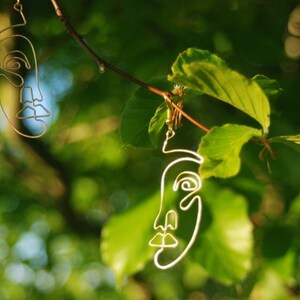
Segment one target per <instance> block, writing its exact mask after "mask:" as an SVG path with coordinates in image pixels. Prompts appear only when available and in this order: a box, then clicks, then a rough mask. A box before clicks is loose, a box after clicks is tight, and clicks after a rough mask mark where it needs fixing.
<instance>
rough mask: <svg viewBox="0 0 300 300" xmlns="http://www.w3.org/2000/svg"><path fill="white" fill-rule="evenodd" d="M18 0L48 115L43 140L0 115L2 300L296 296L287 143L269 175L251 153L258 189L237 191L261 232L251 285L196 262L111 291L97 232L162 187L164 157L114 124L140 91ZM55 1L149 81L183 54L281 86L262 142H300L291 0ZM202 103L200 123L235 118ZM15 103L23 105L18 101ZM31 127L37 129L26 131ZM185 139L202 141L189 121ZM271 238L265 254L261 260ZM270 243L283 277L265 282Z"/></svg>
mask: <svg viewBox="0 0 300 300" xmlns="http://www.w3.org/2000/svg"><path fill="white" fill-rule="evenodd" d="M21 2H22V4H23V7H24V13H25V15H26V16H27V20H28V25H27V26H26V28H25V29H23V30H24V33H25V34H26V35H27V36H29V37H30V38H31V40H32V42H33V43H34V45H35V47H36V50H37V55H38V60H39V70H40V76H41V82H40V83H41V88H42V90H43V94H44V97H45V101H46V102H45V103H46V106H47V108H49V109H50V110H51V112H52V116H51V118H50V119H49V130H48V132H47V134H46V135H45V136H43V137H42V138H41V139H38V140H32V139H25V138H22V137H20V136H18V135H16V134H15V133H14V131H13V130H12V129H11V128H10V127H9V125H8V124H7V122H6V120H5V118H4V117H3V115H1V117H0V150H1V151H0V299H3V300H6V299H16V300H21V299H91V300H92V299H133V300H134V299H138V300H142V299H172V300H173V299H174V300H175V299H190V300H196V299H265V300H267V299H270V300H271V299H272V300H273V299H297V296H299V293H300V285H299V284H300V271H299V266H300V262H299V260H300V256H299V248H300V240H299V232H300V231H299V230H300V221H299V219H300V204H299V201H300V199H299V187H300V171H299V170H300V162H299V154H297V152H295V151H293V150H292V149H289V148H286V147H284V146H277V147H274V150H275V151H276V152H277V156H278V158H277V160H276V161H272V160H270V164H271V168H272V174H269V173H268V170H267V168H266V163H265V162H261V161H260V160H259V159H258V152H259V149H256V148H255V150H253V149H252V148H254V146H250V147H249V149H248V150H249V152H250V153H253V152H254V153H255V151H256V152H257V153H256V155H254V156H252V160H249V161H248V167H249V169H250V170H252V173H253V174H255V176H254V175H253V178H252V179H253V182H252V181H251V182H252V183H253V185H254V187H253V186H252V187H253V188H249V190H248V192H247V189H245V190H244V191H243V193H244V196H245V197H246V198H247V199H249V207H250V212H249V213H251V214H252V215H251V216H252V219H253V220H254V221H253V223H254V225H255V226H256V227H255V228H256V240H257V245H258V246H257V248H256V252H255V262H262V263H261V264H260V265H259V267H257V269H256V271H255V272H253V273H251V274H250V276H249V278H250V279H249V278H248V281H247V282H245V283H239V284H236V285H232V286H225V285H222V284H220V283H218V282H216V281H214V280H213V279H210V278H207V277H206V276H205V275H204V271H203V269H201V268H200V267H198V266H197V265H195V264H192V263H191V264H189V265H187V266H185V267H184V268H183V269H180V272H171V271H170V272H167V273H163V272H161V271H159V270H155V268H154V267H153V266H152V265H151V263H150V264H149V265H148V266H146V268H145V269H144V270H143V271H141V272H139V273H138V274H137V275H135V276H133V277H130V278H127V281H126V284H125V285H124V286H123V287H122V288H121V289H116V282H115V276H114V273H113V272H112V270H111V269H110V268H109V266H107V265H106V264H105V263H103V261H102V258H101V256H100V251H99V244H100V243H101V230H102V228H103V226H104V225H105V223H106V222H107V221H108V220H109V219H110V218H111V216H113V215H115V214H118V213H121V212H124V211H126V210H127V209H129V208H130V207H132V206H134V205H135V204H136V203H138V202H139V201H140V199H141V197H140V195H142V194H146V193H148V192H150V191H154V190H157V187H158V185H159V180H160V174H161V171H162V168H163V165H164V164H163V157H162V155H161V154H160V150H159V149H152V150H149V149H137V148H127V147H124V145H123V144H122V141H121V139H120V135H119V126H120V115H121V112H122V109H123V107H124V105H125V103H126V101H127V100H128V99H129V98H130V95H131V94H132V92H133V91H134V90H135V89H136V86H135V85H134V84H132V83H130V82H128V81H126V80H124V79H123V78H120V77H119V76H117V75H116V74H114V73H112V72H110V71H105V72H104V73H101V72H99V69H98V67H97V65H96V64H95V62H93V61H92V60H91V59H90V57H89V56H87V54H86V53H85V52H84V51H83V50H82V49H81V48H80V47H79V46H78V45H77V44H76V42H75V41H74V40H73V39H72V38H71V37H70V36H69V35H68V34H67V32H66V29H65V28H64V26H63V25H62V23H61V22H60V21H59V20H58V18H57V17H56V15H55V12H54V9H53V7H52V5H51V1H50V0H49V1H28V0H24V1H21ZM13 4H14V1H12V0H10V1H8V0H4V1H1V4H0V27H1V28H2V27H4V26H5V25H4V24H7V22H8V20H9V19H11V20H12V21H13V20H15V19H16V16H14V12H13V10H12V6H13ZM60 4H61V6H62V8H63V10H64V12H65V14H66V16H67V17H68V18H69V19H70V21H71V23H72V24H73V26H74V27H75V28H76V29H77V31H78V32H79V33H80V34H81V35H82V36H83V37H84V39H85V41H86V42H87V43H88V44H89V45H90V46H91V47H92V48H93V49H94V50H95V51H96V52H97V53H99V54H100V55H101V56H102V57H103V58H104V59H106V60H107V61H109V62H110V63H112V64H114V65H115V66H117V67H119V68H120V69H122V70H125V71H126V72H128V73H129V74H132V75H134V76H135V77H137V78H139V79H141V80H143V81H145V82H147V81H149V80H151V79H152V78H154V77H157V76H166V75H167V74H169V73H170V67H171V65H172V63H173V62H174V61H175V59H176V57H177V55H178V54H179V53H180V52H182V51H184V50H185V49H187V48H189V47H197V48H201V49H206V50H209V51H211V52H213V53H216V54H218V55H219V56H221V57H222V58H223V59H225V60H226V61H227V62H228V64H229V65H230V66H231V67H232V68H234V69H236V70H238V71H239V72H241V73H242V74H244V75H246V76H249V77H252V76H254V75H255V74H264V75H267V76H269V77H270V78H274V79H276V80H277V81H278V82H279V85H280V86H281V88H282V89H283V91H282V93H281V94H280V95H279V96H277V97H274V98H272V99H271V106H272V116H271V122H272V123H271V131H270V136H275V135H292V134H297V133H299V129H300V118H299V113H300V101H299V95H300V8H299V7H300V6H299V1H296V0H285V1H276V0H243V1H239V0H209V1H208V0H201V1H199V0H190V1H180V0H172V1H170V0H153V1H141V0H127V1H122V0H110V1H83V0H72V1H63V0H62V1H60ZM26 76H28V78H30V76H32V74H30V73H28V74H26ZM0 79H1V78H0ZM0 93H1V94H0V97H1V99H3V98H5V97H6V96H7V95H9V93H10V87H9V86H7V85H5V84H4V83H3V81H0ZM153 97H155V96H153ZM204 103H205V104H203V105H202V106H199V104H198V102H196V103H193V102H190V103H189V104H188V105H187V110H188V111H191V112H193V113H194V114H195V117H196V118H197V119H199V120H201V121H202V122H203V123H204V124H206V125H207V126H208V127H211V126H214V125H220V124H223V123H224V122H229V121H230V120H231V121H232V120H234V119H235V118H237V119H240V118H241V116H240V115H239V114H236V113H235V112H233V111H229V110H228V107H226V106H225V105H224V106H223V105H222V104H219V103H213V104H211V102H209V101H207V103H206V102H205V101H204ZM11 105H13V106H14V105H15V106H16V108H15V109H17V106H18V103H17V102H15V103H12V104H11ZM196 112H198V113H196ZM25 125H26V126H27V127H28V129H29V130H33V128H32V124H31V123H30V122H27V123H26V124H25ZM181 130H182V134H180V133H179V135H180V137H181V142H180V143H181V144H182V145H184V144H185V143H190V142H191V141H193V139H195V137H196V139H197V138H198V139H199V133H198V129H197V128H193V126H192V125H189V124H187V122H186V121H184V127H183V129H181ZM201 134H202V133H201ZM245 155H246V154H245ZM250 173H251V172H250ZM242 176H243V175H242ZM247 176H249V171H248V173H247ZM254 177H255V178H254ZM257 182H259V183H257ZM228 184H229V185H230V184H232V183H231V182H228ZM257 185H258V186H259V187H258V190H257V189H256V187H257ZM250 189H251V191H250ZM253 191H254V192H253ZM296 203H297V204H296ZM291 206H293V207H296V208H294V210H293V214H292V217H291V216H289V219H288V220H289V222H290V223H288V225H289V227H288V228H289V229H291V230H292V236H293V239H292V241H293V242H292V243H293V245H294V246H295V249H297V250H295V253H296V258H295V259H294V260H293V262H292V263H291V261H289V259H290V256H284V254H285V253H286V252H285V251H287V249H289V247H290V243H291V241H290V240H288V241H286V240H284V239H283V236H286V232H288V233H290V231H280V228H283V227H282V224H284V226H286V218H287V213H288V212H289V208H290V207H291ZM266 220H267V221H266ZM284 222H285V223H284ZM266 223H267V225H266ZM265 225H266V226H265ZM264 226H265V227H264ZM276 228H277V229H276ZM278 228H279V229H278ZM284 228H286V227H284ZM268 230H269V231H268ZM266 232H269V235H268V236H269V237H270V239H271V242H270V244H268V245H271V246H269V247H271V248H268V249H267V250H266V251H264V250H263V244H264V241H262V240H263V236H265V235H266ZM124 233H126V229H124ZM297 236H298V239H296V237H297ZM274 245H281V246H282V247H281V248H282V249H283V250H282V251H283V252H280V253H281V254H280V255H282V257H283V256H284V257H285V260H282V261H281V265H278V266H277V270H278V272H277V273H276V272H275V273H274V272H273V273H268V274H267V275H265V274H264V273H263V270H264V269H263V266H264V265H265V264H266V261H267V259H268V257H272V255H273V254H274V253H273V252H272V249H275V248H276V247H275V248H272V247H273V246H274ZM270 249H271V250H270ZM273 256H274V255H273ZM284 270H285V271H286V272H284ZM280 273H281V274H283V273H284V276H283V275H282V276H279V275H278V274H280ZM274 274H275V275H274ZM274 285H275V286H280V287H281V288H280V290H276V289H273V288H272V287H273V286H274Z"/></svg>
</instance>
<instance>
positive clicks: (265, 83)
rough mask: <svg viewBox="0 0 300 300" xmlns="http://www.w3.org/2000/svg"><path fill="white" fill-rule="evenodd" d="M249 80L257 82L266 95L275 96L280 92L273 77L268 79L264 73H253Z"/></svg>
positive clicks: (280, 89) (277, 83)
mask: <svg viewBox="0 0 300 300" xmlns="http://www.w3.org/2000/svg"><path fill="white" fill-rule="evenodd" d="M251 80H253V81H255V82H256V83H258V85H259V86H260V87H261V88H262V90H263V91H264V93H265V94H266V95H267V96H277V95H279V94H280V93H281V92H282V88H281V87H280V86H279V82H278V81H277V80H275V79H270V78H269V77H267V76H265V75H261V74H258V75H255V76H254V77H253V78H252V79H251Z"/></svg>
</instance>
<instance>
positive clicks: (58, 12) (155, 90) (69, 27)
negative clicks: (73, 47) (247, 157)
mask: <svg viewBox="0 0 300 300" xmlns="http://www.w3.org/2000/svg"><path fill="white" fill-rule="evenodd" d="M51 2H52V5H53V7H54V9H55V12H56V15H57V16H58V18H59V19H60V20H61V21H62V22H63V24H64V25H65V27H66V29H67V32H68V33H69V34H70V35H71V36H72V37H73V38H74V39H75V40H76V41H77V42H78V44H79V45H80V46H81V47H82V48H83V49H84V50H85V52H87V53H88V54H89V55H90V56H91V58H92V59H94V60H95V61H96V62H97V64H98V66H99V68H100V69H105V68H106V69H109V70H111V71H113V72H115V73H117V74H119V75H120V76H122V77H123V78H125V79H127V80H128V81H131V82H133V83H135V84H137V85H139V86H141V87H143V88H145V89H147V90H148V91H150V92H152V93H154V94H156V95H159V96H161V97H163V98H164V99H165V100H166V101H167V102H168V103H169V104H170V105H172V106H173V107H174V109H176V110H178V111H179V112H180V113H181V114H182V115H183V116H184V117H185V118H186V119H187V120H189V121H190V122H191V123H193V124H194V125H196V126H197V127H198V128H200V129H202V130H204V131H205V132H208V131H209V129H208V128H207V127H206V126H204V125H203V124H201V123H200V122H198V121H197V120H195V119H194V118H193V117H191V116H190V115H189V114H187V113H186V112H184V111H183V110H182V109H181V108H180V107H178V106H177V105H176V103H174V102H173V101H172V99H171V97H172V96H173V94H172V93H171V92H169V91H163V90H160V89H158V88H156V87H154V86H151V85H149V84H147V83H145V82H143V81H141V80H139V79H137V78H135V77H133V76H131V75H129V74H128V73H126V72H124V71H122V70H120V69H118V68H117V67H115V66H114V65H112V64H110V63H108V62H107V61H105V60H104V59H102V58H101V57H100V56H99V55H98V54H97V53H96V52H95V51H94V50H93V49H92V48H91V47H90V46H89V45H87V43H86V42H85V41H84V40H83V38H82V37H81V36H80V35H79V34H78V32H77V31H76V30H75V29H74V28H73V26H72V25H71V23H70V21H69V20H68V19H67V18H66V17H65V15H64V14H63V13H62V10H61V8H60V6H59V4H58V2H57V0H51Z"/></svg>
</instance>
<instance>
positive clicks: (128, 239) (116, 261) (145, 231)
mask: <svg viewBox="0 0 300 300" xmlns="http://www.w3.org/2000/svg"><path fill="white" fill-rule="evenodd" d="M171 191H172V186H171V185H168V186H166V189H165V192H166V195H168V196H167V197H166V198H165V201H166V202H165V204H166V207H168V205H170V203H172V202H173V201H174V200H175V198H176V197H175V194H174V193H171ZM159 205H160V191H158V192H156V193H155V194H153V195H152V196H151V197H149V198H148V199H146V200H145V201H143V202H142V203H141V204H139V205H137V206H135V207H133V208H131V209H129V210H127V211H126V212H124V213H122V214H119V215H116V216H113V217H112V218H111V219H110V220H109V222H108V223H107V224H106V225H105V227H104V229H103V231H102V241H101V249H100V250H101V255H102V258H103V261H104V262H105V263H106V264H107V265H108V266H109V267H110V268H111V269H112V270H113V271H114V272H115V274H116V277H117V281H118V282H119V283H121V282H122V279H123V278H124V276H127V275H131V274H134V273H136V272H138V271H140V270H142V269H143V268H144V266H145V264H146V263H147V262H148V261H149V260H151V259H152V257H153V255H154V252H155V251H156V250H157V249H154V248H152V247H150V246H149V244H148V242H149V241H150V240H151V239H152V238H153V236H154V230H153V223H154V220H155V218H156V216H157V213H158V211H159Z"/></svg>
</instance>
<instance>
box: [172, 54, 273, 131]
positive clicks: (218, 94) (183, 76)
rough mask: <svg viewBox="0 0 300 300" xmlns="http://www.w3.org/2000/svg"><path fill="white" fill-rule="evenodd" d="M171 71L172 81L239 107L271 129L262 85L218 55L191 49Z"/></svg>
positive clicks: (181, 56)
mask: <svg viewBox="0 0 300 300" xmlns="http://www.w3.org/2000/svg"><path fill="white" fill-rule="evenodd" d="M172 73H173V74H172V75H170V76H169V78H168V79H169V80H171V81H173V82H176V83H178V84H182V85H184V86H186V87H189V88H191V89H194V90H196V91H198V92H201V93H204V94H207V95H210V96H212V97H214V98H217V99H219V100H221V101H224V102H226V103H228V104H230V105H232V106H234V107H236V108H237V109H239V110H241V111H243V112H244V113H246V114H248V115H249V116H251V117H252V118H254V119H255V120H257V121H258V122H259V123H260V124H261V126H262V128H263V131H264V132H265V133H266V132H268V127H269V125H270V119H269V114H270V106H269V101H268V99H267V97H266V95H265V94H264V92H263V91H262V89H261V88H260V86H259V85H258V84H257V83H256V82H255V81H253V80H249V79H247V78H246V77H244V76H243V75H241V74H239V73H238V72H236V71H233V70H231V69H230V68H228V67H227V66H226V64H225V62H223V61H222V60H221V59H220V58H218V57H217V56H216V55H212V54H210V53H209V52H208V51H203V50H199V49H192V48H190V49H188V50H186V51H185V52H183V53H181V54H180V55H179V57H178V58H177V60H176V61H175V63H174V64H173V66H172Z"/></svg>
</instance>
